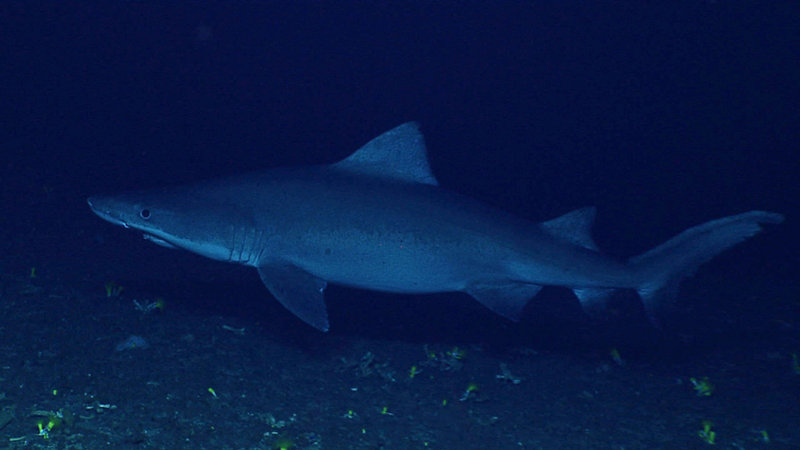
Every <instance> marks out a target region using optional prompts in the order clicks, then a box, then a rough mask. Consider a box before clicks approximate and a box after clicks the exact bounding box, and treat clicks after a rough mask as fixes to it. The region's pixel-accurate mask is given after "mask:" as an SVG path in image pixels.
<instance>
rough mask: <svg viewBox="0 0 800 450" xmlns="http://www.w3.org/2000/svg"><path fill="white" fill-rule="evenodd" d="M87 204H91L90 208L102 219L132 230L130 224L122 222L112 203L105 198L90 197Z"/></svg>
mask: <svg viewBox="0 0 800 450" xmlns="http://www.w3.org/2000/svg"><path fill="white" fill-rule="evenodd" d="M86 203H88V204H89V208H91V210H92V212H93V213H95V214H97V216H98V217H100V218H101V219H103V220H105V221H108V222H111V223H113V224H114V225H120V226H123V227H125V228H130V227H129V226H128V224H127V223H126V222H125V221H123V220H121V219H120V218H119V217H118V215H119V214H118V213H117V214H115V211H114V209H113V208H112V207H111V205H110V202H109V201H107V200H106V199H104V198H103V197H89V198H88V199H86Z"/></svg>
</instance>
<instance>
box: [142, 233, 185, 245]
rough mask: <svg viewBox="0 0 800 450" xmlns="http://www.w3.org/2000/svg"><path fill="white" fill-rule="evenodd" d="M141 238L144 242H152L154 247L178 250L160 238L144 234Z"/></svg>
mask: <svg viewBox="0 0 800 450" xmlns="http://www.w3.org/2000/svg"><path fill="white" fill-rule="evenodd" d="M142 237H144V240H145V241H150V242H152V243H154V244H156V245H160V246H162V247H166V248H178V247H177V246H175V244H172V243H170V242H168V241H165V240H164V239H161V238H160V237H158V236H156V235H154V234H149V233H144V234H143V235H142Z"/></svg>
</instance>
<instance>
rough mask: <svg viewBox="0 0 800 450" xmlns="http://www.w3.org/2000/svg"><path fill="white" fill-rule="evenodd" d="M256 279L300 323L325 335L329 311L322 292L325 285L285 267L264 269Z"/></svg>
mask: <svg viewBox="0 0 800 450" xmlns="http://www.w3.org/2000/svg"><path fill="white" fill-rule="evenodd" d="M258 275H259V276H260V277H261V281H262V282H263V283H264V285H265V286H267V289H269V292H270V293H271V294H272V295H273V296H275V298H276V299H278V301H279V302H281V304H282V305H283V306H284V307H285V308H286V309H288V310H289V311H291V312H292V314H294V315H295V316H297V317H299V318H300V319H301V320H302V321H303V322H305V323H307V324H309V325H311V326H312V327H314V328H316V329H318V330H320V331H328V327H329V325H328V311H327V310H326V308H325V298H324V296H323V291H325V287H326V286H327V285H328V283H327V282H326V281H325V280H323V279H321V278H317V277H315V276H314V275H311V274H310V273H308V272H305V271H304V270H302V269H299V268H297V267H295V266H292V265H289V264H286V265H280V264H275V265H263V266H259V267H258Z"/></svg>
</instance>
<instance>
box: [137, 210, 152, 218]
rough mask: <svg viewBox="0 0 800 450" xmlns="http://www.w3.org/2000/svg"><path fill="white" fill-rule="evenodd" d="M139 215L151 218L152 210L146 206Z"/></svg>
mask: <svg viewBox="0 0 800 450" xmlns="http://www.w3.org/2000/svg"><path fill="white" fill-rule="evenodd" d="M139 217H141V218H142V219H144V220H147V219H149V218H150V210H149V209H147V208H145V209H143V210H141V211H139Z"/></svg>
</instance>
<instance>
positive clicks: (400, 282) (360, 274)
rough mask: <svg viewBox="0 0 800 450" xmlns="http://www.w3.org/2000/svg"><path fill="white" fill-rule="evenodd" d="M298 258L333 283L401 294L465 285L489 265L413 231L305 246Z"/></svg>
mask: <svg viewBox="0 0 800 450" xmlns="http://www.w3.org/2000/svg"><path fill="white" fill-rule="evenodd" d="M305 247H306V248H305V249H303V251H301V252H298V254H297V255H296V259H295V260H294V263H295V264H296V265H297V266H299V267H301V268H303V269H305V270H306V271H308V272H309V273H312V274H314V275H316V276H318V277H320V278H322V279H324V280H326V281H328V282H331V283H336V284H341V285H345V286H352V287H358V288H363V289H371V290H377V291H384V292H396V293H434V292H451V291H460V290H463V289H464V288H465V287H466V286H467V284H468V283H469V282H470V281H471V280H473V279H475V278H476V277H480V274H479V273H480V272H485V271H486V270H487V264H486V261H479V260H477V259H476V256H477V255H476V254H475V253H474V252H471V253H470V252H464V251H461V248H460V246H457V245H456V246H454V245H444V243H441V242H436V241H432V240H424V241H421V240H419V239H415V238H414V236H410V235H409V236H402V237H398V236H395V238H394V239H385V238H384V239H374V237H373V236H364V235H362V236H359V237H357V238H356V237H353V238H352V239H346V240H341V239H338V240H332V241H330V242H327V243H326V244H325V245H323V246H305Z"/></svg>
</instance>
